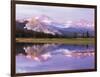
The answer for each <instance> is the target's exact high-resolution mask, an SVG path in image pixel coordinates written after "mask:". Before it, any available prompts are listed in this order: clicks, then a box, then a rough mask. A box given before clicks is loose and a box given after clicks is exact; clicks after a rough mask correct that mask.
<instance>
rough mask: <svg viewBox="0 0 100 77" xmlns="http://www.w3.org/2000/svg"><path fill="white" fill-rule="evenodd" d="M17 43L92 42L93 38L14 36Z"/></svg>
mask: <svg viewBox="0 0 100 77" xmlns="http://www.w3.org/2000/svg"><path fill="white" fill-rule="evenodd" d="M16 42H19V43H21V42H22V43H59V44H94V42H95V39H94V38H52V39H51V38H16Z"/></svg>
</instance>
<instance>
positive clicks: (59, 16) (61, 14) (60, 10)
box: [16, 4, 94, 22]
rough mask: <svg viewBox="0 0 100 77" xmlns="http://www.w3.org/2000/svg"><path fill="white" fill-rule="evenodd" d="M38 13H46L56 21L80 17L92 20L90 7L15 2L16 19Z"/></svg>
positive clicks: (78, 18) (92, 12) (38, 14)
mask: <svg viewBox="0 0 100 77" xmlns="http://www.w3.org/2000/svg"><path fill="white" fill-rule="evenodd" d="M40 15H46V16H48V17H50V18H51V19H52V20H54V21H58V22H66V21H75V20H81V19H84V20H87V21H89V22H94V9H92V8H76V7H58V6H57V7H56V6H42V5H25V4H16V19H27V18H31V17H33V16H40Z"/></svg>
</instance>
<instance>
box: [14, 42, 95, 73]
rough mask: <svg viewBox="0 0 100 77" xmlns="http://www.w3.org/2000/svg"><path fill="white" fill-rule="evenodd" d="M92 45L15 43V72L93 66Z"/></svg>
mask: <svg viewBox="0 0 100 77" xmlns="http://www.w3.org/2000/svg"><path fill="white" fill-rule="evenodd" d="M94 53H95V50H94V46H93V45H67V44H26V43H17V44H16V73H28V72H45V71H59V70H60V71H61V70H78V69H93V68H94Z"/></svg>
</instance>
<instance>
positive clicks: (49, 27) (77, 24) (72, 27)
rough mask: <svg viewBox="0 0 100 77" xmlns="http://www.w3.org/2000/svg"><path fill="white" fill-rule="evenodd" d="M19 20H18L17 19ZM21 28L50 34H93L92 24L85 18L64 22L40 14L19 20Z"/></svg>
mask: <svg viewBox="0 0 100 77" xmlns="http://www.w3.org/2000/svg"><path fill="white" fill-rule="evenodd" d="M18 22H20V21H18ZM20 23H24V25H23V24H22V26H23V27H22V28H23V29H24V30H28V31H35V32H43V33H46V34H52V35H56V34H57V35H63V36H65V35H69V34H70V35H72V34H71V33H79V34H82V33H86V32H87V31H88V33H89V34H90V35H91V36H94V25H93V23H90V22H88V21H86V20H78V21H67V22H66V23H58V22H55V21H54V20H52V19H51V18H50V17H48V16H45V15H41V16H35V17H31V18H28V19H25V20H23V21H21V22H20Z"/></svg>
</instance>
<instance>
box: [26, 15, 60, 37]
mask: <svg viewBox="0 0 100 77" xmlns="http://www.w3.org/2000/svg"><path fill="white" fill-rule="evenodd" d="M27 21H28V23H27V24H26V25H25V27H24V28H26V29H27V30H33V31H37V32H44V33H48V34H52V35H55V34H62V33H61V32H59V31H58V30H57V29H55V28H54V27H53V25H52V23H53V21H52V20H51V19H50V18H49V17H47V16H44V15H43V16H38V17H32V18H30V19H27Z"/></svg>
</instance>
